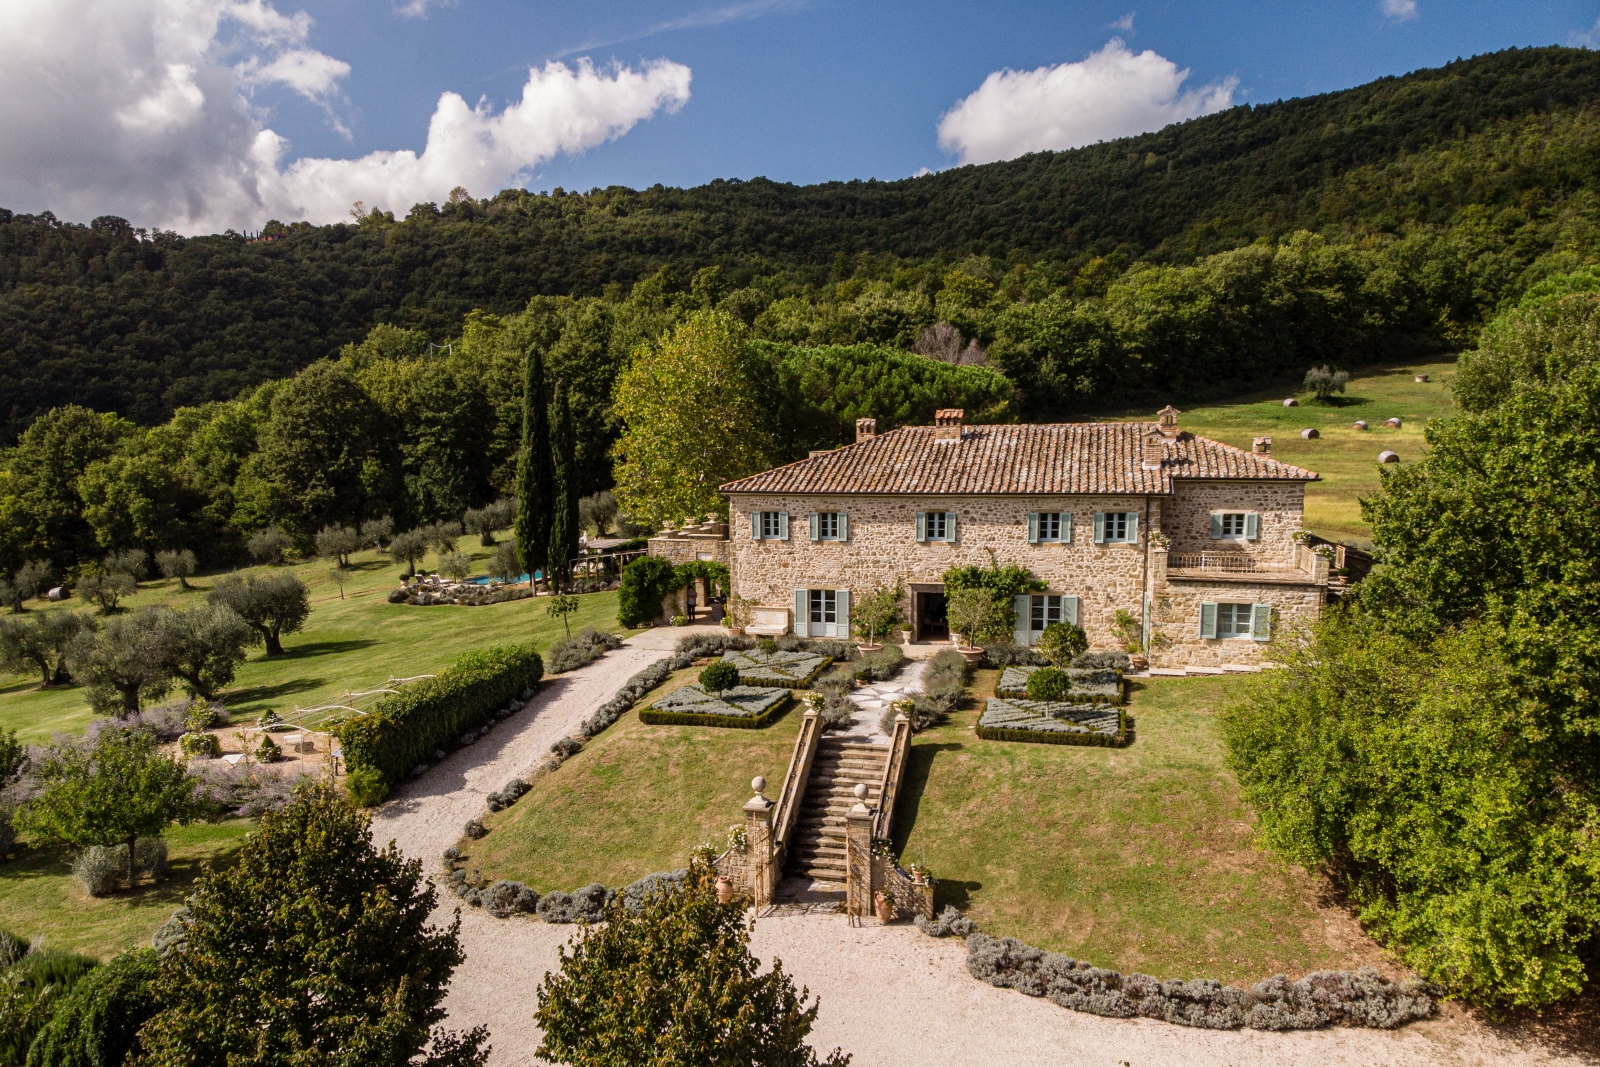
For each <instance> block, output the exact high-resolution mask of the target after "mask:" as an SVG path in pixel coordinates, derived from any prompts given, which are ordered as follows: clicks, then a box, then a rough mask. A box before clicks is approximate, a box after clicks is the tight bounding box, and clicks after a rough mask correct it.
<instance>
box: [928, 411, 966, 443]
mask: <svg viewBox="0 0 1600 1067" xmlns="http://www.w3.org/2000/svg"><path fill="white" fill-rule="evenodd" d="M966 415H967V413H966V410H965V409H964V408H940V409H939V410H938V411H935V412H934V413H933V425H934V434H933V437H934V440H936V441H959V440H961V420H962V419H964V418H966Z"/></svg>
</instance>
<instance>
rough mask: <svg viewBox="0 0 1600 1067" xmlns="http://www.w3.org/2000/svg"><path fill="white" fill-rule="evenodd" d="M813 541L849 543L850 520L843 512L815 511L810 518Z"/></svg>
mask: <svg viewBox="0 0 1600 1067" xmlns="http://www.w3.org/2000/svg"><path fill="white" fill-rule="evenodd" d="M810 527H811V540H813V541H847V540H849V539H850V520H849V518H848V517H847V516H846V515H845V513H844V512H842V511H813V512H812V513H811V516H810Z"/></svg>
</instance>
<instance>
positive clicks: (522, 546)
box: [516, 345, 554, 586]
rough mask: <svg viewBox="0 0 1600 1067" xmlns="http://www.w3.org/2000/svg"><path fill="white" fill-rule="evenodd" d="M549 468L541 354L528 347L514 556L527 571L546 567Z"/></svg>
mask: <svg viewBox="0 0 1600 1067" xmlns="http://www.w3.org/2000/svg"><path fill="white" fill-rule="evenodd" d="M553 481H554V473H553V472H552V471H551V465H550V412H549V408H548V406H547V402H546V400H545V395H544V353H543V352H542V351H540V350H539V346H538V345H531V346H529V348H528V354H527V355H526V356H525V357H524V358H523V381H522V449H521V451H520V452H519V453H518V455H517V524H516V536H517V554H518V555H520V556H521V557H522V565H523V566H524V567H526V568H527V569H528V584H529V585H530V586H531V585H532V584H533V575H534V572H535V571H539V570H548V569H549V564H550V519H551V512H552V511H553V506H552V505H553V501H554V487H553V484H552V483H553Z"/></svg>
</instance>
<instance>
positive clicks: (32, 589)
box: [11, 559, 55, 600]
mask: <svg viewBox="0 0 1600 1067" xmlns="http://www.w3.org/2000/svg"><path fill="white" fill-rule="evenodd" d="M54 580H55V571H54V569H52V568H51V566H50V562H49V561H48V560H43V559H30V560H29V561H28V562H26V563H24V564H23V565H22V566H21V567H19V568H17V573H16V574H15V575H13V576H12V579H11V584H12V585H14V586H15V587H16V589H17V592H18V593H20V594H21V595H22V599H23V600H32V599H33V598H34V597H40V596H44V595H45V594H46V593H48V592H49V591H50V586H51V583H52V582H54Z"/></svg>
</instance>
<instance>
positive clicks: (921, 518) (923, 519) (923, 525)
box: [917, 511, 928, 541]
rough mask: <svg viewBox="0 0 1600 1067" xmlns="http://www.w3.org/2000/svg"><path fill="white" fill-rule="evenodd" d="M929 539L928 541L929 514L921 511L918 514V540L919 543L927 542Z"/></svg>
mask: <svg viewBox="0 0 1600 1067" xmlns="http://www.w3.org/2000/svg"><path fill="white" fill-rule="evenodd" d="M927 539H928V513H927V512H925V511H919V512H917V540H918V541H926V540H927Z"/></svg>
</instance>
